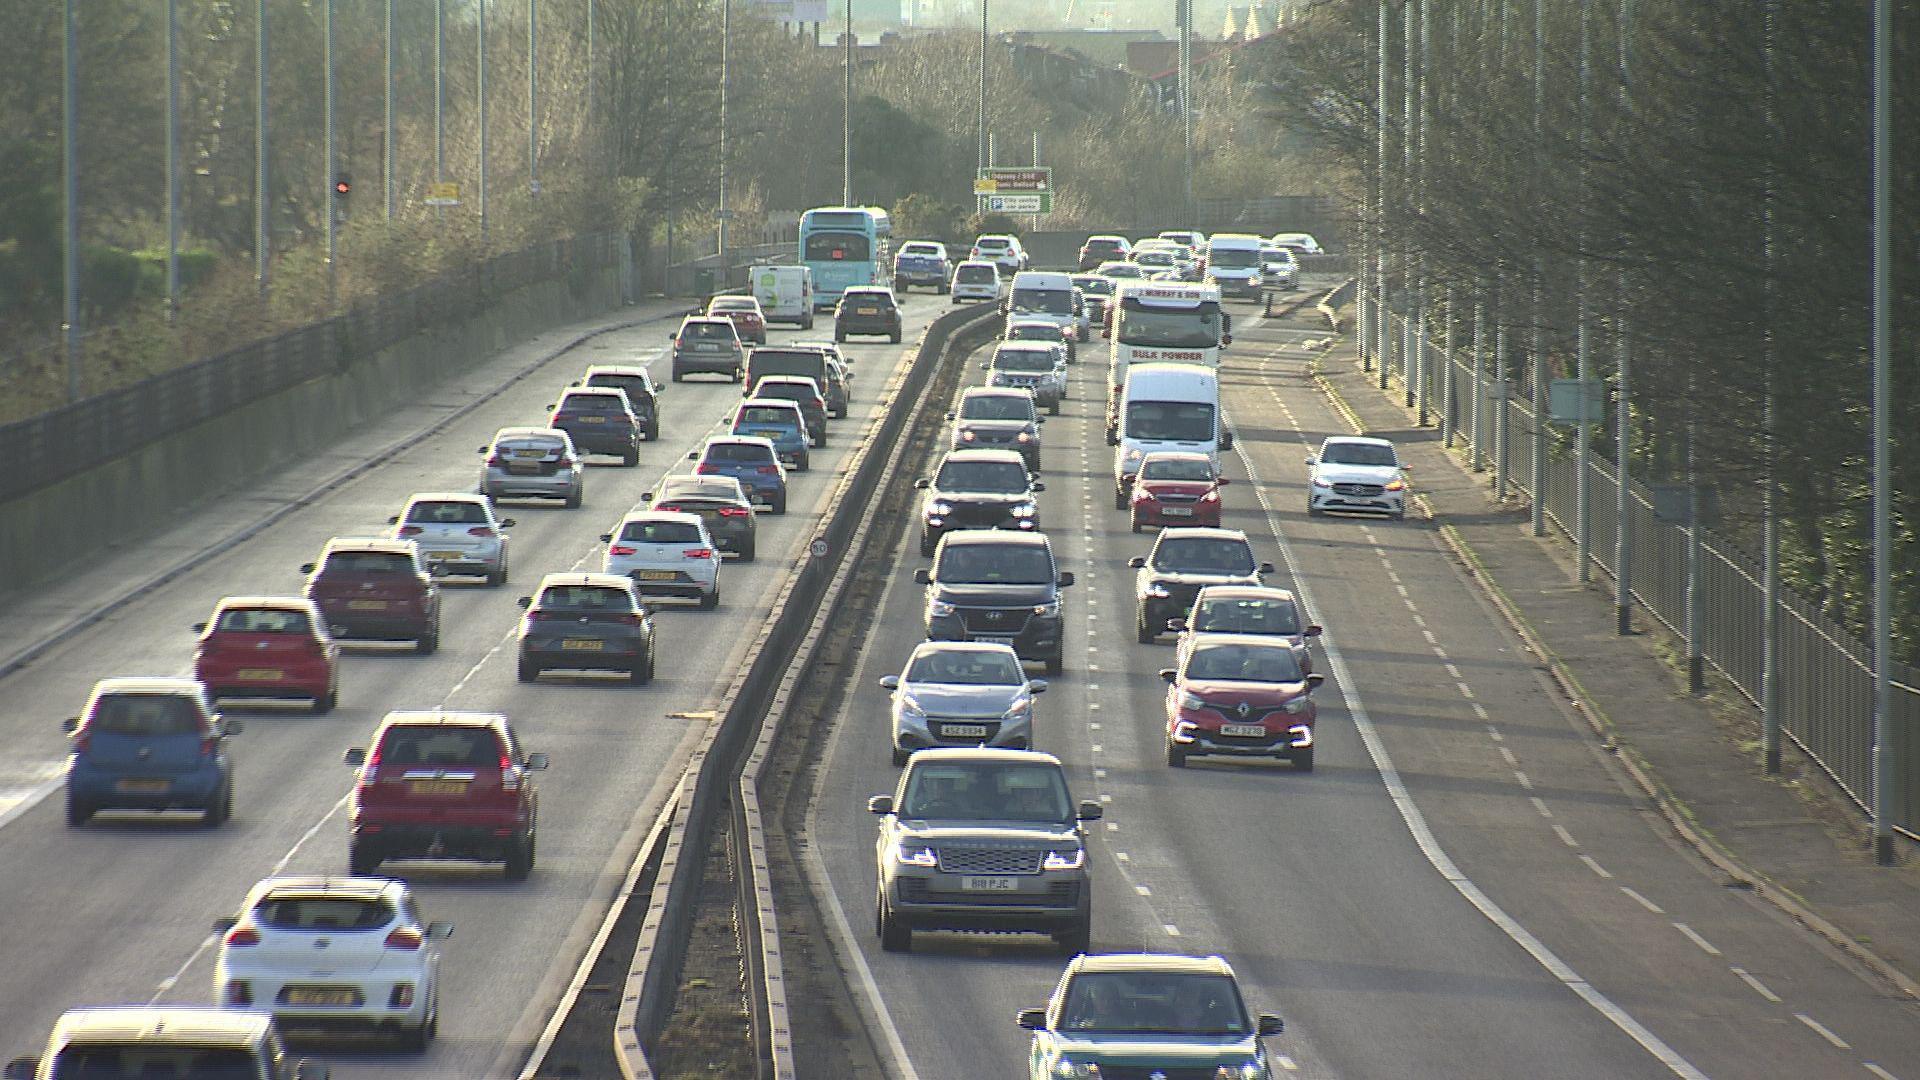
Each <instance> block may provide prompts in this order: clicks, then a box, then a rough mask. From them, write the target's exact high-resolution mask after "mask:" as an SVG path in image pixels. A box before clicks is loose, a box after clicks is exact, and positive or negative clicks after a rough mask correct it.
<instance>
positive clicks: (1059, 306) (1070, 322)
mask: <svg viewBox="0 0 1920 1080" xmlns="http://www.w3.org/2000/svg"><path fill="white" fill-rule="evenodd" d="M1001 310H1002V311H1005V312H1006V313H1007V325H1009V326H1011V325H1013V323H1014V321H1015V320H1018V321H1021V322H1030V321H1033V320H1037V319H1044V320H1045V321H1047V322H1050V323H1053V324H1054V325H1055V326H1058V327H1060V328H1061V329H1062V330H1065V331H1066V336H1067V337H1069V338H1078V337H1079V336H1080V315H1079V313H1078V312H1077V311H1076V310H1075V309H1074V305H1073V275H1071V274H1057V273H1053V272H1050V271H1046V270H1022V271H1020V272H1019V273H1017V274H1015V275H1013V291H1012V293H1011V294H1009V295H1008V296H1007V300H1006V303H1004V304H1002V305H1001Z"/></svg>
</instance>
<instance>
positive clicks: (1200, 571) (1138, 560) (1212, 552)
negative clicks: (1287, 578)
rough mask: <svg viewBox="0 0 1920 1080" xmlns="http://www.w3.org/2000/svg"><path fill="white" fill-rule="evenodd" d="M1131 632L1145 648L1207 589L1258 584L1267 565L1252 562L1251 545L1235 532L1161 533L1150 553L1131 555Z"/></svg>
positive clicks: (1269, 569)
mask: <svg viewBox="0 0 1920 1080" xmlns="http://www.w3.org/2000/svg"><path fill="white" fill-rule="evenodd" d="M1127 565H1128V566H1131V567H1133V568H1134V569H1135V570H1137V571H1139V573H1137V574H1135V575H1134V582H1133V600H1134V631H1135V634H1136V635H1137V636H1138V638H1139V640H1140V643H1141V644H1142V645H1148V644H1151V643H1152V642H1153V639H1154V638H1156V637H1159V636H1160V634H1161V633H1162V632H1163V631H1165V630H1166V629H1167V620H1168V619H1170V618H1172V617H1174V616H1175V615H1182V614H1185V613H1186V612H1188V611H1190V610H1192V608H1193V598H1194V595H1195V594H1196V593H1198V592H1199V591H1200V590H1201V589H1202V588H1204V587H1206V586H1208V585H1258V584H1260V583H1261V581H1260V579H1261V576H1262V575H1265V574H1271V573H1273V564H1272V563H1270V562H1263V563H1255V561H1254V558H1253V545H1252V544H1251V543H1249V542H1248V541H1247V534H1246V533H1243V532H1241V531H1240V530H1238V529H1164V530H1162V531H1161V533H1160V536H1159V538H1158V539H1156V540H1155V541H1154V543H1153V553H1152V554H1150V555H1147V556H1146V557H1144V558H1142V557H1141V556H1138V555H1136V556H1134V557H1133V558H1131V559H1129V560H1127Z"/></svg>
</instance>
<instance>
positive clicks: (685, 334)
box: [680, 322, 739, 342]
mask: <svg viewBox="0 0 1920 1080" xmlns="http://www.w3.org/2000/svg"><path fill="white" fill-rule="evenodd" d="M680 336H681V337H682V338H687V339H691V340H693V341H727V342H731V341H735V340H737V339H738V338H739V334H737V333H736V332H735V331H734V329H733V324H732V323H724V324H723V323H715V322H690V323H687V324H686V325H684V326H682V327H681V328H680Z"/></svg>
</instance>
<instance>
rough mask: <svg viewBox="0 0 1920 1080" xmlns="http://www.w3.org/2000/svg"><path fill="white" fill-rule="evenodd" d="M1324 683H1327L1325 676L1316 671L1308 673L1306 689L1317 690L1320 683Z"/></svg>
mask: <svg viewBox="0 0 1920 1080" xmlns="http://www.w3.org/2000/svg"><path fill="white" fill-rule="evenodd" d="M1326 681H1327V677H1326V676H1325V675H1322V674H1320V673H1319V672H1317V671H1314V672H1309V673H1308V675H1307V689H1308V690H1316V689H1318V688H1319V686H1320V684H1321V683H1323V682H1326Z"/></svg>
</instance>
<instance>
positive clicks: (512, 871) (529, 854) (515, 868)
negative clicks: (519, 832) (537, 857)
mask: <svg viewBox="0 0 1920 1080" xmlns="http://www.w3.org/2000/svg"><path fill="white" fill-rule="evenodd" d="M531 873H533V834H532V833H528V834H527V835H526V836H524V837H521V838H520V839H518V840H515V841H514V842H513V846H512V847H509V848H508V849H507V858H506V865H505V866H503V867H502V868H501V875H502V876H504V877H505V878H506V879H507V880H508V881H525V880H527V875H529V874H531Z"/></svg>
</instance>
